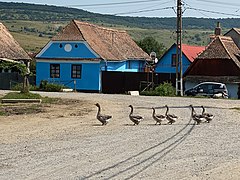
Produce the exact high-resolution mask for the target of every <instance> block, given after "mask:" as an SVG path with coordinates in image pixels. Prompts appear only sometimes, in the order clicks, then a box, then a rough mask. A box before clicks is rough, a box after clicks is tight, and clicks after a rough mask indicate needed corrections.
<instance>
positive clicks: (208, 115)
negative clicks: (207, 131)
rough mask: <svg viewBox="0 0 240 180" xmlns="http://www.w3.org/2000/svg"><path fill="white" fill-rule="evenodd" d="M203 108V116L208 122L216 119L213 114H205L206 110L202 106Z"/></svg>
mask: <svg viewBox="0 0 240 180" xmlns="http://www.w3.org/2000/svg"><path fill="white" fill-rule="evenodd" d="M201 107H202V109H203V110H202V115H203V116H204V117H205V119H206V122H208V123H209V122H210V121H212V120H213V118H214V115H213V114H210V113H206V112H205V108H204V107H203V106H201Z"/></svg>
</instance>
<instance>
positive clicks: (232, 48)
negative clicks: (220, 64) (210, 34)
mask: <svg viewBox="0 0 240 180" xmlns="http://www.w3.org/2000/svg"><path fill="white" fill-rule="evenodd" d="M239 54H240V49H239V48H238V47H237V45H236V44H235V43H234V41H233V40H232V38H231V37H227V36H218V37H216V39H215V40H213V41H212V42H211V43H210V44H209V45H208V47H207V48H206V50H205V51H203V52H202V53H201V54H200V55H199V56H198V57H197V59H208V60H209V59H230V60H233V62H234V63H235V64H236V65H237V66H238V67H239V68H240V61H239V59H238V56H239Z"/></svg>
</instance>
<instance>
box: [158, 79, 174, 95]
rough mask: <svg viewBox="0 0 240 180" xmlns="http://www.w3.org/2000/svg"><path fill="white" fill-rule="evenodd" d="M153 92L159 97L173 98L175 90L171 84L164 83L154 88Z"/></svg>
mask: <svg viewBox="0 0 240 180" xmlns="http://www.w3.org/2000/svg"><path fill="white" fill-rule="evenodd" d="M155 91H156V92H157V94H159V96H175V88H174V87H173V86H172V83H168V82H164V83H163V84H160V85H159V86H158V87H156V89H155Z"/></svg>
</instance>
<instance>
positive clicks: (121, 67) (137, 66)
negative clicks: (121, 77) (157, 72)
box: [106, 60, 145, 72]
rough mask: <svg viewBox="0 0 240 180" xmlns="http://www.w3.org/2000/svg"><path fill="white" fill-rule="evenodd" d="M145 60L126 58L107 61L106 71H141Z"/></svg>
mask: <svg viewBox="0 0 240 180" xmlns="http://www.w3.org/2000/svg"><path fill="white" fill-rule="evenodd" d="M144 64H145V61H141V60H126V61H121V62H118V61H108V62H107V69H106V70H107V71H121V72H142V71H143V68H144Z"/></svg>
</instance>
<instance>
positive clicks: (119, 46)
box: [52, 20, 149, 60]
mask: <svg viewBox="0 0 240 180" xmlns="http://www.w3.org/2000/svg"><path fill="white" fill-rule="evenodd" d="M52 40H56V41H64V40H65V41H82V40H85V41H87V43H88V44H89V46H90V47H91V48H92V49H93V50H94V51H95V52H96V53H97V54H98V55H99V56H100V57H101V58H103V59H106V60H126V59H148V58H149V55H148V54H147V53H145V52H144V51H143V50H142V49H141V48H140V47H139V46H138V45H137V44H136V43H135V42H134V41H133V40H132V39H131V37H130V36H129V35H128V34H127V32H126V31H120V30H115V29H110V28H104V27H100V26H97V25H94V24H90V23H87V22H81V21H77V20H73V21H71V23H70V24H69V25H67V26H66V27H65V28H64V30H63V31H62V32H61V33H60V34H58V35H57V36H56V37H54V38H53V39H52Z"/></svg>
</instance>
